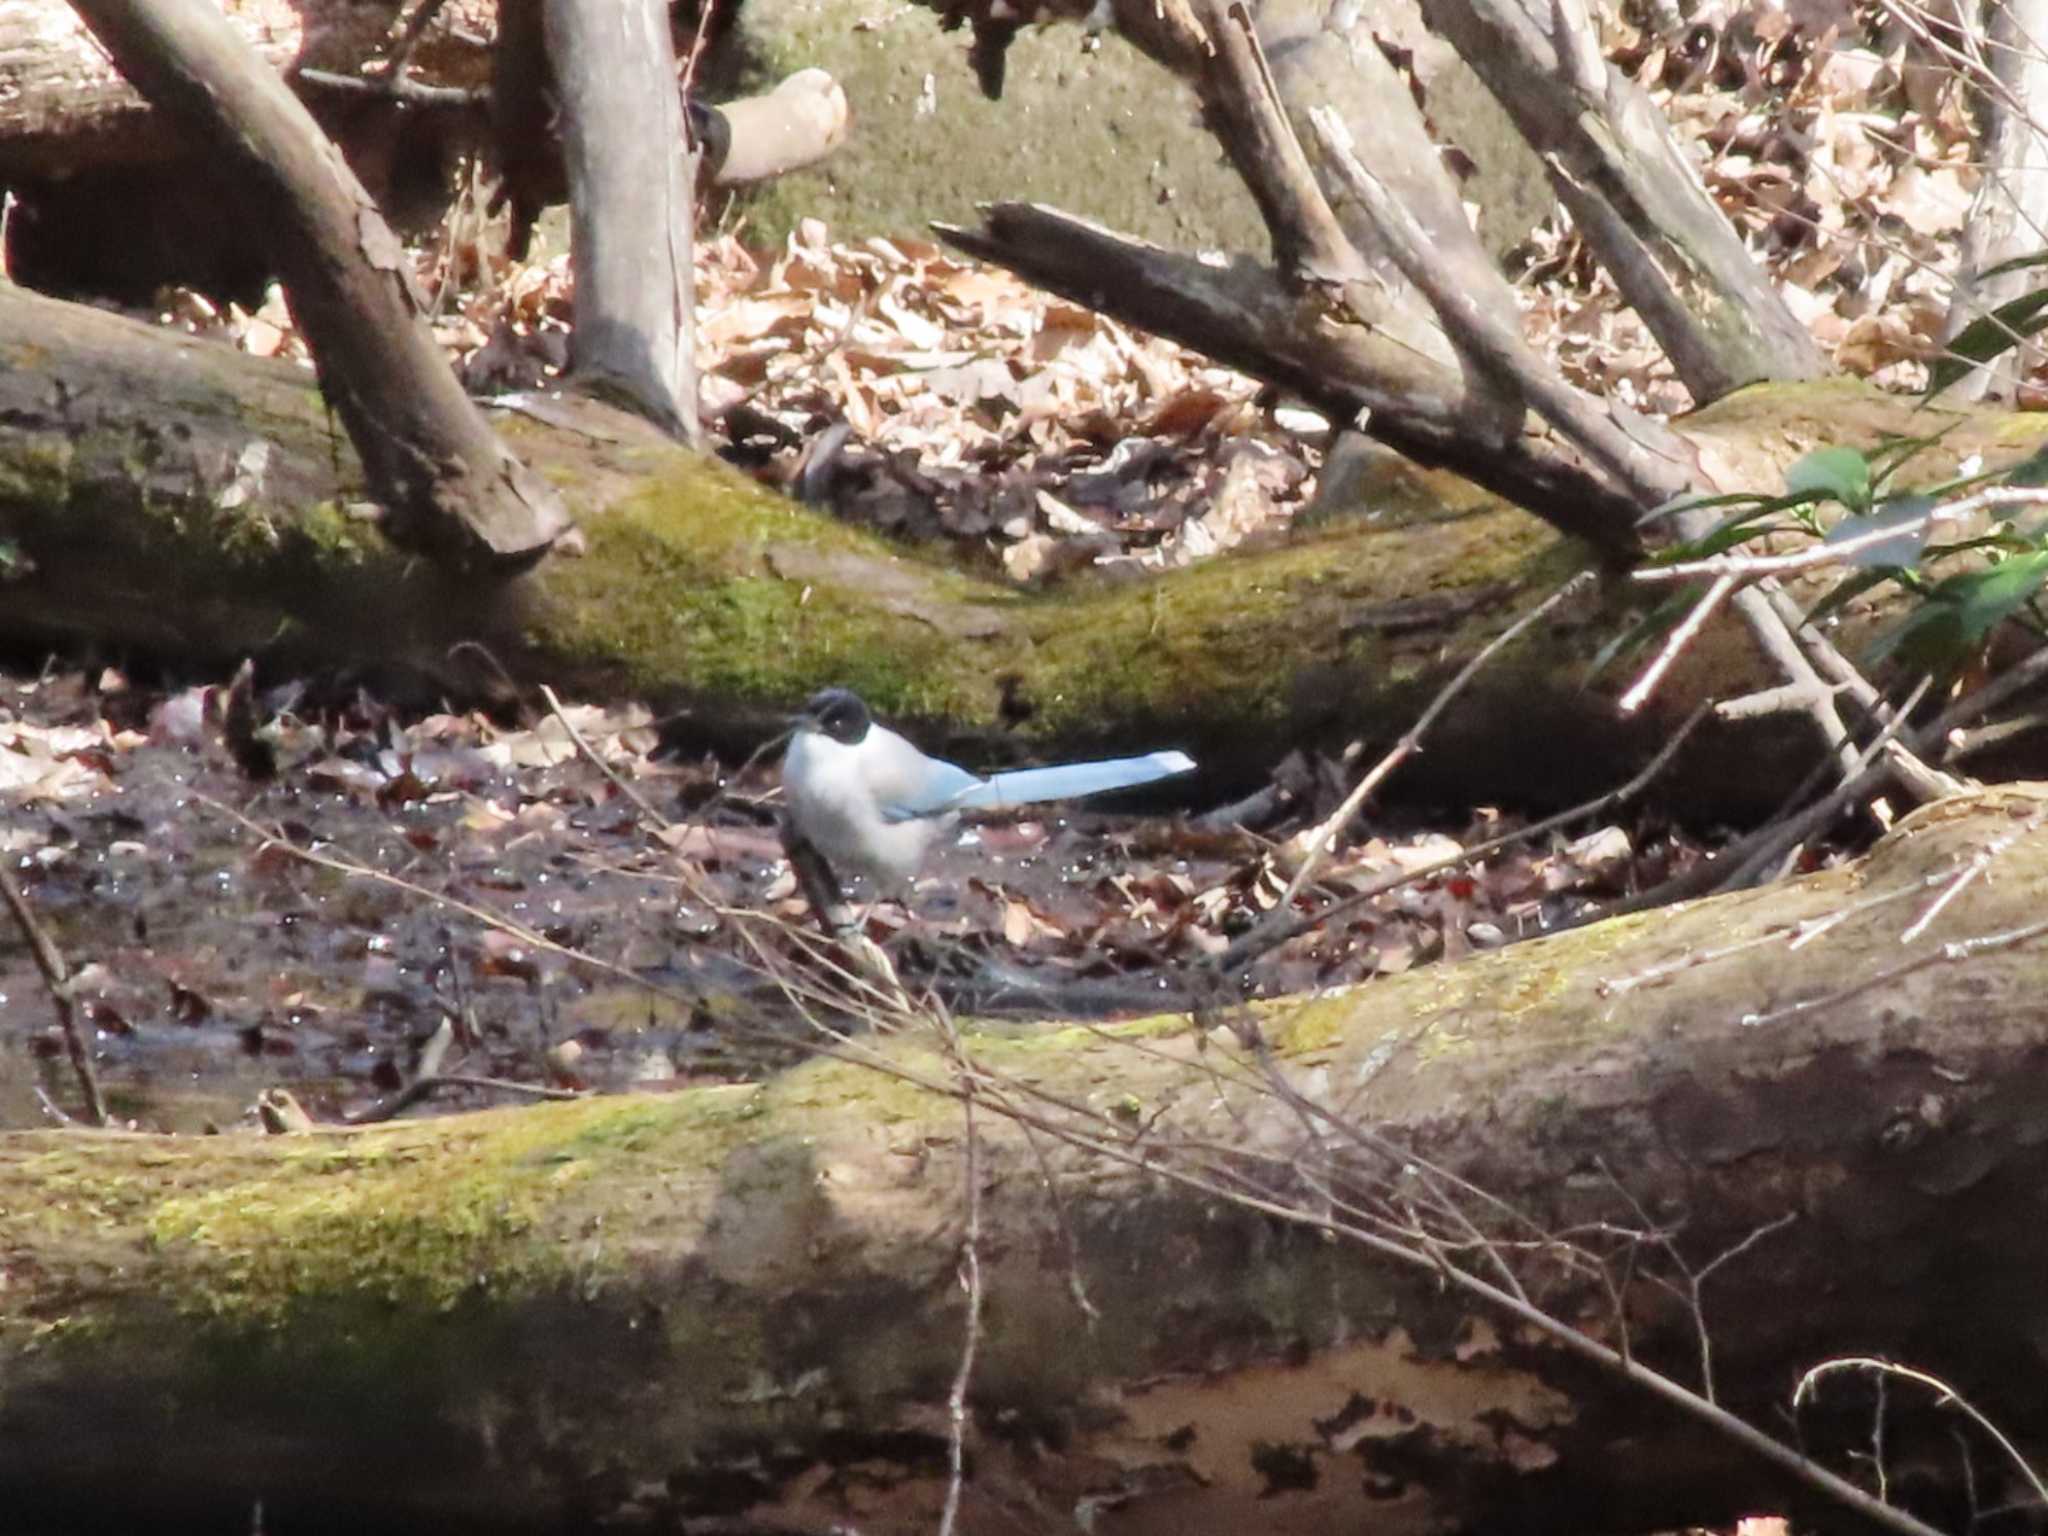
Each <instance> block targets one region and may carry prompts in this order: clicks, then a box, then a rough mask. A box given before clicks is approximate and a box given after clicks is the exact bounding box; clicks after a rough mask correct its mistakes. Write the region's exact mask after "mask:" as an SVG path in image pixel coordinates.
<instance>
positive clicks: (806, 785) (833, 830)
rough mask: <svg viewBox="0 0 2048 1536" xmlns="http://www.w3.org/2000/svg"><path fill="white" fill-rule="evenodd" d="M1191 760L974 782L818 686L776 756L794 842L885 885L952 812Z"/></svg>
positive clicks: (1111, 762) (856, 703)
mask: <svg viewBox="0 0 2048 1536" xmlns="http://www.w3.org/2000/svg"><path fill="white" fill-rule="evenodd" d="M1194 766H1195V763H1194V759H1193V758H1191V757H1189V756H1188V755H1187V754H1186V753H1185V752H1153V753H1149V754H1148V755H1146V756H1144V757H1118V758H1111V759H1108V760H1106V761H1103V762H1098V763H1066V764H1063V765H1061V766H1060V767H1056V768H1020V769H1017V770H1016V771H1014V772H1011V773H998V774H993V775H991V776H990V777H988V778H986V779H983V778H977V777H976V776H975V775H974V774H971V773H969V772H968V771H967V770H966V769H965V768H962V767H960V766H958V765H957V764H954V763H948V762H944V761H942V760H940V759H939V758H936V757H927V756H925V754H924V753H922V752H920V751H918V749H917V748H916V747H914V746H912V745H911V744H910V743H909V742H908V741H906V740H904V739H903V738H902V737H901V736H899V735H897V734H896V733H895V732H894V731H892V730H890V729H889V728H888V727H887V726H884V725H877V724H876V723H875V719H874V717H873V716H872V715H871V714H869V713H868V707H867V705H866V704H864V703H862V702H861V700H860V699H859V697H857V696H856V695H854V694H852V693H849V692H848V691H847V690H846V689H844V688H827V689H825V690H824V691H823V692H820V693H815V694H813V695H812V696H811V698H810V701H809V702H808V703H806V704H805V705H804V707H803V711H802V713H800V714H799V715H798V716H797V717H796V731H795V734H794V735H793V736H792V737H791V738H790V743H789V751H788V752H787V753H786V754H785V755H784V757H783V759H782V788H783V793H784V795H785V796H786V797H787V800H788V805H789V820H790V825H791V827H792V829H793V830H794V831H795V832H796V834H797V835H798V836H799V837H800V838H802V839H803V840H804V841H806V842H808V843H809V844H810V845H811V846H812V847H813V848H815V849H816V850H817V851H818V852H819V853H820V854H822V855H823V856H824V857H825V859H826V860H827V861H828V862H829V863H831V864H832V865H834V866H835V867H837V868H842V869H851V870H857V871H859V872H860V873H861V874H864V875H866V876H868V878H869V879H871V880H873V881H875V883H876V884H877V885H878V886H882V887H887V886H894V885H901V884H903V883H904V882H906V881H908V880H909V879H910V877H911V876H912V875H914V874H916V873H917V867H918V865H919V864H921V863H923V862H924V856H925V854H926V852H927V851H928V850H929V849H930V848H931V845H932V843H933V841H934V840H935V839H937V838H938V837H939V836H940V835H941V834H942V833H944V832H946V831H949V830H950V829H951V828H952V827H953V825H954V823H955V822H956V821H957V820H958V819H959V813H960V812H961V811H968V810H995V809H1000V808H1001V807H1004V806H1012V805H1029V804H1032V803H1033V802H1035V801H1040V800H1071V799H1074V798H1076V797H1078V796H1081V795H1093V794H1100V793H1101V792H1102V791H1104V790H1109V789H1129V788H1131V787H1132V786H1133V785H1137V784H1149V783H1151V782H1152V781H1153V780H1154V779H1164V778H1168V777H1171V776H1172V775H1174V774H1176V773H1186V772H1188V771H1189V770H1190V769H1192V768H1193V767H1194Z"/></svg>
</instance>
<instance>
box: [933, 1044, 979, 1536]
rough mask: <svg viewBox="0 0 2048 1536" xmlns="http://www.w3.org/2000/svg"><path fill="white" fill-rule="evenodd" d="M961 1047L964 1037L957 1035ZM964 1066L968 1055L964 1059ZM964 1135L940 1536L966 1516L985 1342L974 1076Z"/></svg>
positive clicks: (963, 1090) (967, 1083) (964, 1085)
mask: <svg viewBox="0 0 2048 1536" xmlns="http://www.w3.org/2000/svg"><path fill="white" fill-rule="evenodd" d="M953 1043H954V1044H955V1045H956V1046H957V1044H958V1043H959V1037H958V1036H957V1035H955V1036H953ZM961 1059H962V1060H963V1061H964V1060H965V1058H964V1055H963V1056H962V1057H961ZM959 1098H960V1119H961V1131H962V1134H963V1135H964V1137H965V1138H966V1146H965V1148H964V1151H963V1156H962V1164H963V1167H962V1174H961V1176H962V1177H963V1178H964V1179H965V1180H966V1181H967V1230H966V1232H965V1234H963V1236H962V1237H961V1240H960V1288H961V1289H962V1290H963V1291H965V1292H966V1293H967V1320H966V1324H965V1328H964V1333H963V1336H962V1338H961V1341H960V1366H959V1369H958V1370H956V1371H955V1372H954V1373H953V1390H952V1391H951V1392H949V1393H947V1395H946V1505H945V1509H944V1510H943V1511H942V1512H941V1513H940V1515H939V1536H953V1527H954V1523H955V1522H956V1521H957V1520H958V1519H959V1516H960V1492H961V1489H962V1487H963V1486H964V1485H965V1483H966V1479H967V1389H968V1388H969V1387H970V1386H971V1385H972V1384H973V1381H974V1357H975V1353H976V1350H977V1348H978V1347H979V1345H980V1342H981V1134H980V1131H979V1129H978V1128H977V1127H976V1125H975V1123H974V1099H975V1089H974V1077H973V1075H972V1074H963V1076H962V1077H961V1079H960V1094H959Z"/></svg>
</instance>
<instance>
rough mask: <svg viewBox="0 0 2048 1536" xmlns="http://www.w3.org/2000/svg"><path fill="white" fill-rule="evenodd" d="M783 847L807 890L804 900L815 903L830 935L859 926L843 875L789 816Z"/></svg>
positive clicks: (816, 913) (814, 909)
mask: <svg viewBox="0 0 2048 1536" xmlns="http://www.w3.org/2000/svg"><path fill="white" fill-rule="evenodd" d="M782 849H783V852H785V853H787V854H788V855H789V867H790V868H791V869H793V870H795V871H796V883H797V886H798V887H799V888H800V889H801V890H802V891H803V893H804V900H805V901H808V902H809V903H810V904H811V912H812V914H813V915H814V916H816V918H817V919H818V926H819V927H820V928H822V929H824V930H825V933H826V936H827V937H829V938H835V939H836V938H839V937H841V936H842V935H844V934H847V933H849V932H851V931H852V930H853V929H854V928H856V927H857V926H858V923H857V922H856V920H855V918H854V913H853V907H852V905H851V904H850V903H849V902H848V901H847V899H846V893H845V892H844V891H842V890H841V889H840V888H839V877H838V876H837V875H835V874H833V873H832V866H831V865H830V864H828V863H826V862H825V855H823V854H822V853H820V852H818V850H817V849H816V848H815V847H814V846H812V844H811V841H810V839H808V838H806V837H805V836H803V835H802V834H801V833H800V832H798V831H797V830H796V828H795V827H793V826H791V825H790V824H789V818H788V817H787V816H784V817H783V818H782Z"/></svg>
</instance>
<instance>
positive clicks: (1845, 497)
mask: <svg viewBox="0 0 2048 1536" xmlns="http://www.w3.org/2000/svg"><path fill="white" fill-rule="evenodd" d="M2044 323H2048V321H2044ZM1939 440H1940V438H1939V435H1936V436H1932V437H1919V438H1897V439H1892V440H1888V441H1887V442H1885V443H1884V444H1882V445H1881V446H1879V447H1878V448H1877V449H1876V450H1874V451H1872V452H1869V453H1866V452H1864V451H1863V450H1861V449H1857V448H1849V447H1843V446H1839V445H1836V446H1830V447H1825V448H1817V449H1815V450H1814V451H1813V452H1811V453H1809V454H1807V455H1806V456H1805V457H1804V458H1802V459H1800V460H1799V461H1798V462H1796V463H1795V464H1793V465H1792V466H1791V467H1790V468H1789V469H1787V470H1786V471H1785V489H1784V490H1783V491H1782V492H1781V493H1779V494H1776V495H1765V494H1762V493H1749V492H1738V493H1735V494H1731V495H1725V496H1712V497H1694V498H1686V499H1683V500H1680V501H1677V502H1673V503H1671V504H1668V505H1666V506H1663V507H1659V508H1657V509H1656V510H1655V511H1653V512H1652V513H1650V514H1649V517H1648V518H1646V519H1645V521H1650V520H1655V519H1666V518H1673V517H1678V516H1680V515H1682V514H1693V513H1698V512H1700V511H1702V510H1707V509H1713V510H1721V511H1723V516H1722V517H1721V518H1720V519H1719V520H1718V521H1717V522H1715V523H1714V524H1713V525H1712V526H1711V527H1709V528H1707V529H1705V530H1704V531H1701V532H1696V533H1694V534H1693V535H1692V536H1691V537H1689V538H1687V539H1685V540H1684V541H1683V542H1679V543H1675V544H1673V545H1672V546H1670V547H1669V548H1667V549H1665V550H1663V551H1662V552H1660V553H1659V554H1658V555H1657V556H1656V560H1655V563H1656V564H1659V565H1665V566H1683V565H1691V564H1694V563H1697V562H1701V561H1708V560H1711V559H1713V557H1715V556H1719V555H1727V554H1729V553H1730V552H1731V551H1734V550H1736V549H1738V548H1739V547H1740V546H1743V545H1747V544H1750V543H1753V542H1755V541H1757V540H1760V539H1763V538H1766V537H1769V536H1773V535H1788V534H1789V535H1795V536H1804V537H1806V538H1809V539H1811V540H1813V541H1814V542H1815V544H1816V545H1818V546H1820V548H1819V549H1816V550H1815V551H1814V552H1813V554H1814V558H1813V559H1812V561H1811V563H1812V564H1814V565H1816V566H1819V565H1823V564H1832V565H1837V566H1839V567H1841V568H1842V569H1843V571H1844V574H1843V575H1842V576H1841V577H1840V578H1839V579H1838V580H1837V581H1836V583H1835V584H1834V586H1833V587H1831V588H1830V589H1829V590H1828V591H1827V592H1826V593H1825V594H1824V595H1823V596H1822V597H1821V598H1820V600H1819V601H1818V602H1816V603H1815V604H1814V605H1813V607H1812V608H1811V609H1810V610H1809V611H1808V612H1807V614H1806V619H1807V622H1809V623H1815V622H1819V621H1820V620H1822V619H1825V618H1827V617H1829V616H1831V615H1833V614H1835V613H1838V612H1840V611H1841V610H1842V609H1843V608H1845V607H1847V606H1848V604H1849V603H1851V602H1852V601H1854V600H1855V599H1857V598H1860V597H1862V596H1864V595H1866V594H1867V593H1870V592H1873V591H1876V590H1878V589H1881V588H1883V587H1885V586H1888V585H1896V586H1898V587H1900V588H1901V589H1903V590H1905V591H1907V592H1909V593H1912V594H1914V595H1915V596H1916V597H1917V599H1918V601H1917V602H1915V603H1914V604H1913V606H1912V608H1911V611H1910V612H1908V613H1907V614H1906V615H1905V617H1904V618H1902V619H1901V620H1900V621H1899V622H1898V623H1896V624H1895V625H1893V626H1892V627H1891V628H1889V629H1888V630H1886V631H1885V632H1884V633H1883V634H1881V635H1879V636H1878V637H1877V638H1876V639H1875V640H1874V641H1872V642H1871V644H1870V646H1869V649H1868V652H1867V659H1869V660H1872V661H1878V660H1883V659H1886V658H1895V659H1897V660H1900V661H1902V662H1907V663H1910V664H1911V665H1912V666H1913V667H1914V668H1915V669H1916V670H1922V671H1931V672H1935V673H1950V672H1954V671H1957V670H1960V669H1961V668H1962V667H1964V666H1966V665H1967V664H1969V663H1970V662H1971V661H1972V660H1973V659H1974V658H1975V657H1976V656H1977V655H1978V654H1979V653H1980V652H1981V650H1982V647H1983V645H1984V643H1985V641H1986V640H1987V639H1988V637H1989V636H1990V635H1991V633H1992V631H1994V630H1995V629H1997V628H1998V627H1999V626H2000V625H2001V624H2004V623H2006V622H2008V621H2012V622H2017V623H2022V624H2025V625H2027V626H2028V627H2029V628H2031V629H2032V630H2034V631H2035V632H2036V633H2037V634H2041V635H2048V611H2044V609H2043V606H2042V602H2041V593H2042V589H2043V587H2044V586H2048V519H2042V520H2039V521H2036V522H2035V523H2034V524H2033V525H2032V526H2030V527H2025V528H2023V527H2021V526H2020V525H2019V524H2018V522H2017V521H2015V520H2014V519H2012V518H2004V519H2000V520H1999V521H1997V522H1995V523H1994V524H1993V525H1992V526H1991V527H1990V528H1988V529H1986V530H1984V531H1982V532H1980V533H1976V534H1972V535H1970V536H1968V537H1961V538H1953V539H1943V538H1939V537H1937V535H1938V533H1939V531H1940V529H1941V528H1942V526H1943V525H1944V524H1945V523H1947V522H1950V521H1953V520H1954V519H1955V509H1956V507H1957V506H1958V504H1959V503H1960V502H1961V500H1962V498H1964V497H1965V496H1966V495H1967V494H1968V493H1970V492H1972V491H1973V490H1975V489H1976V488H1978V487H1980V486H1983V485H1986V484H1987V483H1990V484H1994V485H1996V486H1999V487H2009V488H2011V489H2012V490H2015V491H2017V490H2022V489H2025V488H2027V487H2032V486H2039V485H2042V484H2044V483H2048V449H2043V450H2042V451H2041V452H2040V453H2037V454H2035V455H2033V456H2032V457H2030V458H2028V459H2026V460H2024V461H2022V462H2021V463H2019V464H2017V465H2014V466H2012V467H2011V468H2009V469H2007V470H2005V471H2003V472H2001V473H1998V474H1981V473H1980V474H1970V475H1961V476H1956V477H1953V478H1951V479H1948V480H1945V481H1942V482H1939V483H1937V484H1934V485H1928V486H1908V485H1906V484H1905V483H1904V471H1905V469H1906V468H1907V466H1908V465H1909V464H1910V462H1911V461H1912V460H1913V459H1914V458H1915V457H1916V456H1917V455H1918V454H1920V453H1921V452H1923V451H1924V450H1925V449H1927V448H1929V447H1931V446H1932V445H1933V444H1935V443H1936V442H1938V441H1939ZM1988 499H1991V500H1994V501H2005V500H2008V498H2006V497H2003V496H2000V497H1995V498H1988ZM1829 548H1832V550H1833V551H1834V553H1833V555H1832V557H1830V556H1829V555H1828V554H1827V553H1826V551H1827V550H1828V549H1829ZM1732 563H1738V562H1731V564H1732ZM1699 592H1700V588H1699V587H1698V585H1697V584H1690V585H1688V586H1687V587H1686V588H1684V589H1683V590H1681V591H1680V592H1679V593H1678V594H1676V595H1675V596H1674V597H1672V598H1670V599H1668V600H1666V601H1664V602H1662V603H1660V604H1659V605H1658V606H1657V607H1656V608H1655V609H1654V610H1653V611H1652V612H1651V613H1650V614H1649V615H1648V616H1646V617H1645V618H1644V619H1643V620H1641V621H1639V622H1638V623H1637V624H1636V626H1635V627H1634V628H1633V629H1631V630H1630V631H1629V632H1628V633H1627V634H1625V635H1623V636H1621V637H1620V638H1619V639H1617V640H1616V641H1614V642H1612V643H1611V644H1610V645H1609V646H1608V647H1606V648H1605V649H1604V650H1603V651H1602V652H1601V654H1600V656H1599V657H1598V658H1596V661H1595V670H1598V668H1600V667H1603V666H1605V665H1606V664H1607V663H1608V662H1610V661H1612V660H1613V659H1614V658H1615V657H1616V656H1619V655H1622V654H1626V653H1627V652H1629V651H1631V650H1633V649H1635V648H1637V647H1639V646H1641V645H1643V644H1645V643H1647V642H1648V641H1649V640H1651V639H1653V638H1655V637H1656V636H1657V635H1660V634H1663V633H1665V632H1667V631H1668V630H1669V629H1670V628H1671V627H1672V626H1673V625H1674V624H1676V623H1678V622H1679V621H1680V619H1681V618H1682V617H1683V615H1684V614H1685V613H1686V612H1687V611H1688V610H1689V609H1690V607H1691V606H1692V604H1693V602H1694V601H1696V600H1697V599H1698V596H1699Z"/></svg>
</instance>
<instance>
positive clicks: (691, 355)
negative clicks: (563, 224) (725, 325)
mask: <svg viewBox="0 0 2048 1536" xmlns="http://www.w3.org/2000/svg"><path fill="white" fill-rule="evenodd" d="M545 16H546V32H547V42H548V56H549V59H550V60H551V62H552V63H553V65H554V75H555V83H556V89H557V92H558V95H559V97H560V100H561V110H562V119H563V128H562V142H563V148H564V150H565V151H566V154H567V159H568V168H569V205H570V214H571V218H572V220H573V223H572V225H571V235H570V259H571V261H572V263H573V264H574V266H575V269H576V331H575V340H574V343H573V359H574V364H573V370H572V371H573V375H574V377H575V379H576V381H577V383H579V384H580V385H582V386H584V387H586V388H590V387H593V386H595V387H596V388H597V389H599V390H601V391H606V392H613V393H616V394H617V395H618V396H620V397H622V398H623V399H624V400H625V401H627V402H630V403H631V404H632V405H633V406H634V407H635V408H637V409H638V410H640V411H642V412H644V413H645V414H646V415H647V416H649V417H650V418H652V419H653V420H654V421H656V422H658V423H660V424H661V425H662V426H663V427H665V428H667V429H668V430H669V431H671V432H674V433H675V434H676V435H677V436H679V437H681V438H683V439H684V440H685V441H689V442H694V441H695V440H696V438H697V435H698V427H697V365H696V356H695V350H694V349H695V342H694V340H693V338H694V336H695V334H696V318H695V316H696V269H695V267H694V265H693V263H692V259H691V239H692V230H693V224H694V198H695V188H696V185H697V151H696V149H695V147H694V146H692V145H689V144H688V143H686V141H685V138H684V135H683V116H682V104H681V102H680V100H679V99H678V97H677V95H676V74H675V57H674V54H673V51H672V49H671V47H670V43H669V30H668V7H667V6H666V5H665V4H663V3H662V0H602V3H594V0H546V7H545Z"/></svg>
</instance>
